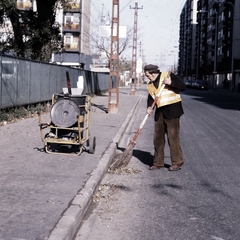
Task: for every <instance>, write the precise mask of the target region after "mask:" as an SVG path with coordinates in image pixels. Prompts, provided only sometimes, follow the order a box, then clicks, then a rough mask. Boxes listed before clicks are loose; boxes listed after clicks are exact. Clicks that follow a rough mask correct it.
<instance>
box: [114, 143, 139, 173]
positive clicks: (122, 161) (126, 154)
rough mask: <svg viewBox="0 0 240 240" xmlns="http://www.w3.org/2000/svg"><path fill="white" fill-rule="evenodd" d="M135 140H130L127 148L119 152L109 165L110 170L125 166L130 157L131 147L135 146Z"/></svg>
mask: <svg viewBox="0 0 240 240" xmlns="http://www.w3.org/2000/svg"><path fill="white" fill-rule="evenodd" d="M135 145H136V142H133V141H131V142H130V143H129V144H128V146H127V148H126V149H125V150H124V151H123V153H121V154H120V155H119V156H118V157H117V158H116V160H115V161H114V162H113V163H112V165H111V166H110V169H111V170H115V169H117V168H120V167H126V166H127V165H128V163H129V162H130V160H131V158H132V153H133V148H134V147H135Z"/></svg>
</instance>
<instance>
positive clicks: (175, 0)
mask: <svg viewBox="0 0 240 240" xmlns="http://www.w3.org/2000/svg"><path fill="white" fill-rule="evenodd" d="M135 2H136V1H134V0H119V7H120V15H119V21H120V26H126V27H127V29H133V27H134V14H135V10H134V9H133V8H134V7H135ZM137 2H138V8H139V9H138V21H137V28H138V31H137V37H138V45H137V59H138V58H139V57H140V42H141V49H142V54H143V58H144V59H143V60H144V61H145V63H146V64H150V63H151V64H155V65H158V66H159V67H160V70H161V71H167V70H169V69H170V67H171V66H173V65H174V64H175V65H176V64H177V58H178V46H179V43H178V41H179V23H180V21H179V20H180V14H181V11H182V8H183V6H184V4H185V2H186V0H150V1H146V0H145V1H144V0H139V1H137ZM130 7H131V8H130ZM101 16H104V17H105V19H110V20H111V17H112V0H92V1H91V24H92V25H95V26H96V25H97V24H98V23H99V25H100V23H101ZM130 44H131V45H132V41H131V42H130ZM123 56H124V57H126V59H127V60H131V59H132V48H130V49H128V50H127V51H125V52H124V53H123Z"/></svg>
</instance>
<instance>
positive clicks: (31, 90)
mask: <svg viewBox="0 0 240 240" xmlns="http://www.w3.org/2000/svg"><path fill="white" fill-rule="evenodd" d="M66 71H68V72H69V76H70V80H71V87H72V88H76V87H77V81H78V77H79V76H82V77H83V81H84V83H83V86H84V89H83V92H82V94H93V93H98V92H101V91H106V90H107V89H108V81H109V74H108V73H96V72H91V71H85V70H82V69H76V68H71V67H67V66H60V65H55V64H48V63H41V62H35V61H30V60H25V59H20V58H16V57H11V56H4V55H0V109H4V108H9V107H16V106H21V105H30V104H36V103H40V102H45V101H50V100H51V98H52V94H53V93H62V91H63V88H66V87H67V82H66Z"/></svg>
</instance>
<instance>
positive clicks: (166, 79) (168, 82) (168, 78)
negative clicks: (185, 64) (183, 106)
mask: <svg viewBox="0 0 240 240" xmlns="http://www.w3.org/2000/svg"><path fill="white" fill-rule="evenodd" d="M163 83H164V84H166V85H171V83H172V80H171V78H170V77H165V78H164V80H163Z"/></svg>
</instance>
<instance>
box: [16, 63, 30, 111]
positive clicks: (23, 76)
mask: <svg viewBox="0 0 240 240" xmlns="http://www.w3.org/2000/svg"><path fill="white" fill-rule="evenodd" d="M17 63H18V64H17V99H16V105H17V106H21V105H26V104H28V103H29V82H30V76H31V74H30V62H29V61H24V60H21V59H20V60H18V62H17Z"/></svg>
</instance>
